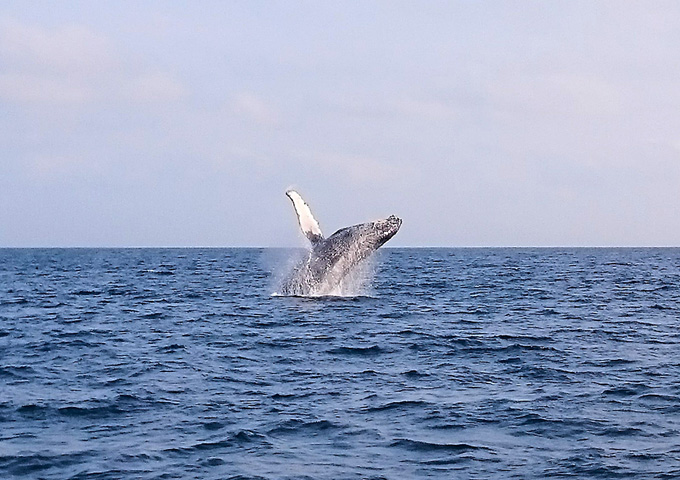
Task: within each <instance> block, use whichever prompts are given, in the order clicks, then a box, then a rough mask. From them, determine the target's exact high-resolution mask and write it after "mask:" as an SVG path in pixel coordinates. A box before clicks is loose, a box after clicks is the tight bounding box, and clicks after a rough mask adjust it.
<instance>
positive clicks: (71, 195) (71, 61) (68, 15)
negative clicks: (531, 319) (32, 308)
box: [0, 0, 680, 247]
mask: <svg viewBox="0 0 680 480" xmlns="http://www.w3.org/2000/svg"><path fill="white" fill-rule="evenodd" d="M679 46H680V3H679V2H675V1H669V2H661V1H645V2H641V1H635V2H627V1H620V0H616V1H597V0H595V1H593V0H588V1H572V0H570V1H519V2H505V1H487V2H471V1H455V0H454V1H441V2H439V1H428V2H420V1H409V2H403V1H371V0H368V1H343V2H318V1H279V2H277V1H266V2H259V1H255V0H248V1H229V2H223V1H214V2H213V1H196V2H179V1H178V2H173V1H163V2H154V1H141V2H140V1H97V2H93V1H85V2H77V1H70V2H52V1H31V2H26V1H23V0H22V1H12V0H9V1H8V0H5V1H3V2H2V3H0V246H2V247H55V246H63V247H71V246H81V247H82V246H92V247H99V246H113V247H117V246H271V247H277V246H297V245H300V244H301V243H302V236H301V234H300V233H299V231H298V228H297V224H296V217H295V214H294V212H293V209H292V206H291V204H290V202H289V200H288V199H287V198H286V197H285V195H284V193H285V191H286V189H288V188H290V187H294V188H296V189H297V190H298V191H299V192H300V193H301V194H302V195H303V197H305V199H306V200H307V202H308V203H309V204H310V206H311V208H312V210H313V211H314V213H315V215H316V217H317V219H318V221H319V223H320V225H321V228H322V230H323V231H324V233H325V234H326V235H330V234H331V233H332V232H333V231H335V230H336V229H339V228H341V227H344V226H347V225H352V224H357V223H362V222H365V221H370V220H375V219H377V218H382V217H386V216H388V215H390V214H395V215H398V216H400V217H401V218H403V221H404V223H403V226H402V228H401V231H400V232H399V233H398V234H397V236H396V237H394V238H393V239H392V240H391V241H390V244H389V245H392V246H633V245H640V246H678V245H680V80H679V79H680V47H679Z"/></svg>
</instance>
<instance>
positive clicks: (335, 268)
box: [281, 190, 401, 296]
mask: <svg viewBox="0 0 680 480" xmlns="http://www.w3.org/2000/svg"><path fill="white" fill-rule="evenodd" d="M286 195H287V196H288V198H290V200H291V201H292V202H293V208H294V209H295V213H296V215H297V218H298V223H299V224H300V229H301V230H302V233H303V234H304V235H305V236H306V237H307V239H308V240H309V242H310V244H311V249H310V250H309V252H308V253H307V255H306V256H305V257H304V258H303V259H302V260H301V261H300V262H299V263H298V264H297V265H296V267H295V268H294V269H293V270H292V272H291V273H290V274H289V275H288V276H287V277H286V279H285V280H284V282H283V284H282V286H281V294H283V295H299V296H306V295H324V294H327V293H328V292H329V291H332V290H333V288H334V287H336V286H337V285H339V284H340V282H341V281H342V279H343V278H344V277H345V276H346V275H347V274H348V273H350V272H351V271H352V270H353V269H354V267H356V266H357V265H358V264H359V263H360V262H361V261H362V260H364V259H366V258H368V257H369V256H370V255H371V253H373V252H374V251H375V250H377V249H378V248H379V247H381V246H382V245H384V244H385V242H387V241H388V240H389V239H390V238H392V237H393V236H394V235H395V234H396V233H397V231H398V230H399V227H401V219H400V218H398V217H395V216H394V215H390V216H389V217H387V218H385V219H383V220H376V221H374V222H368V223H361V224H359V225H353V226H351V227H345V228H341V229H340V230H338V231H337V232H335V233H334V234H333V235H331V236H330V237H328V238H324V236H323V233H322V232H321V228H320V227H319V222H317V221H316V218H314V215H312V211H311V209H310V208H309V205H307V202H305V201H304V200H303V199H302V197H301V196H300V194H299V193H298V192H296V191H295V190H288V191H287V192H286Z"/></svg>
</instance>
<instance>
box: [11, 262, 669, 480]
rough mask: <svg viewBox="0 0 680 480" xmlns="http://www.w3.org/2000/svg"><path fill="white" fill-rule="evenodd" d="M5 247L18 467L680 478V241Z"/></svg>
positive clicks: (239, 474)
mask: <svg viewBox="0 0 680 480" xmlns="http://www.w3.org/2000/svg"><path fill="white" fill-rule="evenodd" d="M290 255H291V253H290V252H285V251H282V250H260V249H129V250H128V249H93V250H90V249H72V250H71V249H66V250H61V249H49V250H39V249H28V250H8V249H5V250H0V478H12V477H17V478H31V479H33V478H45V479H67V478H73V479H90V478H92V479H95V478H96V479H137V478H140V479H171V478H178V479H190V478H196V479H223V478H238V479H247V478H254V479H255V478H256V479H303V478H304V479H363V478H366V479H368V478H375V479H378V478H386V479H403V478H426V477H427V478H499V479H500V478H521V479H527V478H535V479H543V478H546V477H574V478H627V477H629V478H678V477H680V250H677V249H387V250H385V251H383V252H382V253H381V254H380V256H379V258H378V259H377V261H376V268H375V270H376V272H375V279H374V281H373V284H372V288H371V290H370V291H368V292H366V295H364V296H359V297H351V298H338V297H335V298H328V297H327V298H292V297H277V296H272V295H271V292H272V291H273V286H272V282H273V280H272V279H273V278H274V277H275V276H276V271H277V269H279V268H280V267H279V266H280V265H282V264H285V263H286V260H285V258H286V256H290Z"/></svg>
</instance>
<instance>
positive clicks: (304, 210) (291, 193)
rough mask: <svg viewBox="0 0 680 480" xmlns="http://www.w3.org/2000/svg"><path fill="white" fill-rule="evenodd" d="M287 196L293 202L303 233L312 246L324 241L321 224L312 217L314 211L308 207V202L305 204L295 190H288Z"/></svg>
mask: <svg viewBox="0 0 680 480" xmlns="http://www.w3.org/2000/svg"><path fill="white" fill-rule="evenodd" d="M286 195H287V196H288V198H290V200H291V201H292V202H293V207H294V208H295V213H296V214H297V217H298V222H299V223H300V230H302V233H304V234H305V236H306V237H307V238H308V239H309V241H310V242H312V245H314V244H316V243H317V242H320V241H321V240H323V233H321V228H320V227H319V222H317V221H316V218H314V215H312V210H311V209H310V208H309V205H307V202H305V201H304V200H303V199H302V197H301V196H300V194H299V193H297V192H296V191H295V190H288V191H287V192H286Z"/></svg>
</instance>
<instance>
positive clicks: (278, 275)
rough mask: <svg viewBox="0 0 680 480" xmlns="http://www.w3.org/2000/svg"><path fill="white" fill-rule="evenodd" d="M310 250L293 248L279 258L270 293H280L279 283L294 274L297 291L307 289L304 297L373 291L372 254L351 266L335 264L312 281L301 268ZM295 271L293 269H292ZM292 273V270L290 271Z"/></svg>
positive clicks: (354, 295) (343, 295) (339, 295)
mask: <svg viewBox="0 0 680 480" xmlns="http://www.w3.org/2000/svg"><path fill="white" fill-rule="evenodd" d="M310 253H311V251H310V250H303V251H300V250H296V251H295V253H294V254H293V255H290V256H289V257H288V258H287V259H283V260H282V261H281V262H280V263H279V266H278V268H276V269H275V270H274V273H273V274H272V280H273V282H272V290H273V293H272V295H273V296H284V294H282V293H281V291H282V288H281V287H282V285H283V283H284V282H285V281H287V280H288V279H289V278H290V276H291V275H293V274H294V275H295V277H296V280H297V281H298V282H299V284H300V290H302V291H305V292H307V293H306V294H305V295H300V296H304V297H367V296H372V294H373V289H372V286H373V278H374V276H375V272H376V266H377V263H376V255H375V254H373V255H370V256H369V257H368V258H366V259H363V260H362V261H360V262H358V263H357V264H356V265H354V266H352V267H351V268H346V267H344V266H343V265H335V267H334V268H333V269H332V270H331V271H330V272H328V274H327V275H325V276H324V278H323V280H322V281H321V282H315V281H314V280H313V278H312V275H311V274H310V273H308V270H306V269H305V262H306V257H307V256H308V255H310ZM296 270H297V272H296ZM294 272H295V273H294Z"/></svg>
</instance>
